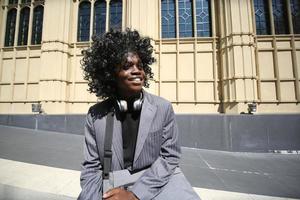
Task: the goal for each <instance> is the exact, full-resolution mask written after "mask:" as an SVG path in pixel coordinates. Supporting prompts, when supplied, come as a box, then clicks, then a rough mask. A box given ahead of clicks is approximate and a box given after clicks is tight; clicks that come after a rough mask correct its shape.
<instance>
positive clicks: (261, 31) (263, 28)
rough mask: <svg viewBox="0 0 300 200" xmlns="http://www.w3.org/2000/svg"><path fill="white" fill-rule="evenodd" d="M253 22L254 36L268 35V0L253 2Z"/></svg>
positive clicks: (255, 0)
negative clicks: (254, 24)
mask: <svg viewBox="0 0 300 200" xmlns="http://www.w3.org/2000/svg"><path fill="white" fill-rule="evenodd" d="M254 10H255V21H256V34H257V35H269V34H270V33H271V31H270V30H271V29H270V19H269V8H268V0H254Z"/></svg>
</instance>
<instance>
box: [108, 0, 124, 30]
mask: <svg viewBox="0 0 300 200" xmlns="http://www.w3.org/2000/svg"><path fill="white" fill-rule="evenodd" d="M109 12H110V13H109V28H110V29H114V30H121V29H122V0H111V1H110V7H109Z"/></svg>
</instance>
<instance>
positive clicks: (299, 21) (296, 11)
mask: <svg viewBox="0 0 300 200" xmlns="http://www.w3.org/2000/svg"><path fill="white" fill-rule="evenodd" d="M291 13H292V20H293V28H294V33H296V34H300V1H299V0H291Z"/></svg>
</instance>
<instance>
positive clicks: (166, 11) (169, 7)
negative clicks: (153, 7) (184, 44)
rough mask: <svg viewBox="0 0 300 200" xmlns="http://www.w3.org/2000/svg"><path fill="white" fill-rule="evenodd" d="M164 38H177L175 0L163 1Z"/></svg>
mask: <svg viewBox="0 0 300 200" xmlns="http://www.w3.org/2000/svg"><path fill="white" fill-rule="evenodd" d="M161 27H162V38H175V37H176V25H175V0H162V1H161Z"/></svg>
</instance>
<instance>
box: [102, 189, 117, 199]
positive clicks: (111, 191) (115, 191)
mask: <svg viewBox="0 0 300 200" xmlns="http://www.w3.org/2000/svg"><path fill="white" fill-rule="evenodd" d="M118 190H119V188H113V189H111V190H108V191H107V192H105V193H104V194H103V198H109V197H111V196H113V195H114V194H116V193H118Z"/></svg>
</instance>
